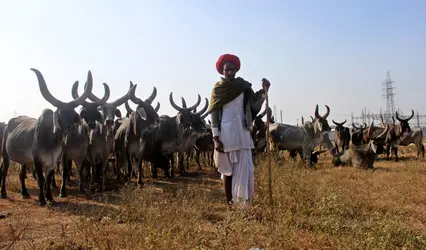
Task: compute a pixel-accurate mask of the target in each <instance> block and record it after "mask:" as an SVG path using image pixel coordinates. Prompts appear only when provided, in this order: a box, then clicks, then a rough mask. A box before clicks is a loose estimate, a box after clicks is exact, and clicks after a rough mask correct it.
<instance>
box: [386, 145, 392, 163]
mask: <svg viewBox="0 0 426 250" xmlns="http://www.w3.org/2000/svg"><path fill="white" fill-rule="evenodd" d="M385 151H386V160H389V158H390V154H391V144H390V143H387V144H386V147H385Z"/></svg>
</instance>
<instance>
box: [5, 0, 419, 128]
mask: <svg viewBox="0 0 426 250" xmlns="http://www.w3.org/2000/svg"><path fill="white" fill-rule="evenodd" d="M0 34H1V36H0V66H1V67H0V73H1V79H2V81H1V86H2V88H1V91H0V102H1V104H2V107H3V108H2V109H1V110H0V121H7V120H8V119H9V118H11V117H12V116H13V113H14V111H16V112H17V114H22V115H28V116H33V117H38V116H39V115H40V113H41V111H42V109H43V108H51V107H52V106H51V105H50V104H49V103H48V102H47V101H45V100H44V99H43V98H42V96H41V94H40V91H39V89H38V82H37V78H36V76H35V74H34V73H33V72H32V71H30V68H32V67H34V68H37V69H38V70H40V71H41V72H42V73H43V75H44V77H45V79H46V81H47V84H48V87H49V89H50V91H51V93H53V94H54V95H55V96H56V97H57V98H58V99H60V100H63V101H69V100H71V86H72V83H74V81H76V80H79V81H80V88H79V92H80V94H81V93H82V92H83V86H82V85H83V83H84V81H85V79H86V75H87V71H88V70H89V69H90V70H91V71H92V74H93V77H94V92H95V94H96V95H97V96H102V94H103V87H102V84H101V83H102V82H106V83H107V84H108V85H109V86H110V89H111V97H110V99H116V98H118V97H119V96H122V95H123V94H125V93H126V92H127V90H128V86H129V81H130V80H132V81H133V83H135V84H137V85H138V87H137V91H136V94H137V96H139V97H141V98H146V97H148V96H149V95H150V93H151V91H152V88H153V86H156V87H157V89H158V95H157V98H156V100H155V101H154V103H153V104H154V105H155V104H156V102H157V101H159V102H160V103H161V109H160V112H159V113H160V114H168V115H174V114H175V113H176V111H175V110H174V109H173V108H172V107H171V105H170V103H169V101H168V96H169V94H170V92H171V91H173V95H174V97H175V100H176V102H177V103H180V97H181V96H183V97H185V99H186V101H187V103H188V105H192V104H193V103H194V102H195V101H196V97H197V93H199V94H200V95H201V96H202V97H210V93H211V88H212V87H213V85H214V83H215V82H216V81H217V80H218V79H219V77H220V75H219V74H218V73H217V72H216V70H215V63H216V60H217V58H218V57H219V56H220V55H221V54H223V53H234V54H236V55H238V56H239V57H240V59H241V61H242V67H241V70H240V72H239V75H240V76H241V77H243V78H245V79H246V80H248V81H250V82H252V83H253V87H254V89H255V90H258V89H260V87H261V84H260V80H261V79H262V78H263V77H265V78H267V79H269V80H270V81H271V88H270V103H271V107H272V105H273V104H275V105H276V107H277V110H278V114H279V110H280V109H281V110H283V121H284V122H287V123H291V124H295V123H296V119H297V118H299V116H300V115H304V116H305V118H306V117H308V116H309V115H313V113H314V108H315V104H319V105H320V113H321V114H323V113H324V112H325V108H324V104H328V105H329V106H330V108H331V114H330V119H329V121H330V122H331V119H333V118H334V119H337V120H343V119H350V113H351V112H354V113H355V114H356V115H359V114H360V112H361V109H362V108H363V107H367V109H368V110H370V111H372V112H379V110H380V108H382V109H384V108H385V106H386V102H385V100H384V99H382V84H381V83H382V82H383V81H384V80H385V78H386V70H389V71H390V72H391V76H392V78H393V80H395V81H396V83H395V87H396V90H395V91H396V96H395V105H396V107H397V108H400V109H401V110H403V112H404V113H405V114H408V113H409V112H410V109H414V110H417V109H418V110H419V112H420V113H421V114H426V109H425V103H426V101H425V94H426V91H425V86H424V85H425V83H426V1H424V0H419V1H414V0H413V1H410V0H407V1H384V0H383V1H381V0H370V1H361V0H356V1H355V0H354V1H349V0H343V1H342V0H335V1H326V0H322V1H315V0H311V1H304V0H297V1H285V0H281V1H251V0H241V1H236V0H234V1H219V0H216V1H205V0H181V1H174V0H173V1H172V0H170V1H160V0H156V1H124V0H123V1H106V0H102V1H100V0H98V1H95V0H93V1H78V0H73V1H57V0H56V1H47V0H38V1H29V0H28V1H19V0H14V1H2V2H1V3H0ZM203 104H204V101H203V102H202V104H201V105H203ZM131 106H132V107H135V105H134V104H133V103H131ZM121 110H122V112H123V114H124V105H123V107H121Z"/></svg>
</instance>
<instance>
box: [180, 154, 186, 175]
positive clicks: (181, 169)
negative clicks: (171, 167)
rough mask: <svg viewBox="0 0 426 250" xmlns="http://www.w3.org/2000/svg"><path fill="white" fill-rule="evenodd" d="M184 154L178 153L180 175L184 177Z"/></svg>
mask: <svg viewBox="0 0 426 250" xmlns="http://www.w3.org/2000/svg"><path fill="white" fill-rule="evenodd" d="M183 156H184V154H183V153H178V164H179V174H180V175H181V176H182V175H184V174H185V169H184V166H183V160H184V157H183Z"/></svg>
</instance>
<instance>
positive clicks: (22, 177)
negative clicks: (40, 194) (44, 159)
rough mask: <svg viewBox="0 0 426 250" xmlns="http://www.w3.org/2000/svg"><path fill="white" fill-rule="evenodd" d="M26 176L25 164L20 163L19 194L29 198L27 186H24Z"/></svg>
mask: <svg viewBox="0 0 426 250" xmlns="http://www.w3.org/2000/svg"><path fill="white" fill-rule="evenodd" d="M26 176H27V165H25V164H24V165H21V169H20V170H19V181H20V182H21V195H22V198H23V199H28V198H30V194H29V193H28V190H27V187H26V186H25V178H26Z"/></svg>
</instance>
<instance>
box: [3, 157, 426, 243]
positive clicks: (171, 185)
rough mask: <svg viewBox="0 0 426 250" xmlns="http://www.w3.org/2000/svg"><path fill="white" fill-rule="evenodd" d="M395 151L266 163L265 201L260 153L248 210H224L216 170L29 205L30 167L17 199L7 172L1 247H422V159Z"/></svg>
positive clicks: (425, 211)
mask: <svg viewBox="0 0 426 250" xmlns="http://www.w3.org/2000/svg"><path fill="white" fill-rule="evenodd" d="M403 151H405V154H404V155H402V156H403V157H405V158H407V157H408V158H411V159H404V158H403V159H402V160H401V161H400V162H398V163H395V162H393V161H379V162H377V163H376V169H375V170H362V169H355V168H349V167H346V168H334V167H332V166H331V164H329V163H328V162H330V158H329V157H321V158H320V163H319V164H318V166H317V168H316V169H306V168H303V167H301V166H300V165H299V164H298V163H291V162H290V163H289V162H287V161H285V162H284V165H278V164H277V163H274V164H273V166H272V167H273V197H274V202H275V204H274V207H273V209H271V208H270V207H269V205H268V189H267V188H268V178H267V176H268V175H267V173H268V172H267V166H266V164H265V161H264V160H262V159H261V160H260V164H259V165H257V166H256V173H255V175H256V194H255V198H254V206H253V208H252V209H251V211H250V212H249V213H247V214H243V213H242V212H239V211H229V210H228V209H227V207H226V206H225V204H224V199H225V198H224V194H223V191H222V189H221V187H222V186H221V182H220V180H219V176H218V175H217V174H216V173H214V171H212V170H208V169H207V168H205V171H206V174H204V175H202V176H198V177H191V178H190V177H187V178H180V177H179V178H176V179H175V180H165V179H162V180H157V181H153V180H151V182H148V181H149V179H146V181H147V184H146V185H145V187H144V188H142V189H136V188H134V187H126V188H123V189H122V190H120V191H119V192H109V193H106V194H102V195H97V196H95V197H92V198H91V199H88V198H86V197H79V196H76V195H74V193H72V194H71V195H70V197H68V198H56V201H57V204H56V205H54V206H52V207H44V208H41V207H37V206H36V205H35V199H36V195H37V191H36V190H35V189H34V188H35V182H34V181H33V180H32V177H31V175H30V174H28V179H27V183H29V185H28V186H29V187H30V189H29V191H30V194H31V195H32V200H22V198H21V197H20V194H19V192H20V189H19V185H18V180H17V175H16V173H12V174H11V176H10V177H9V178H8V180H9V185H8V191H9V196H10V198H9V199H8V200H1V201H0V213H1V212H9V213H10V215H9V216H8V217H7V218H6V219H0V248H2V249H3V248H7V247H8V246H11V249H46V248H47V249H250V248H252V247H258V248H265V249H401V248H405V249H426V240H425V236H424V235H425V233H426V226H425V223H426V184H425V183H426V182H425V179H426V165H425V163H424V162H421V163H419V162H417V161H415V160H413V159H412V158H413V155H414V154H413V153H412V152H413V151H412V150H411V149H403ZM57 180H60V178H59V176H58V178H57ZM59 182H60V181H58V184H59ZM71 188H72V189H73V191H74V190H75V185H71ZM70 193H71V191H70ZM55 194H56V195H57V192H56V193H55ZM56 197H57V196H56Z"/></svg>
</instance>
